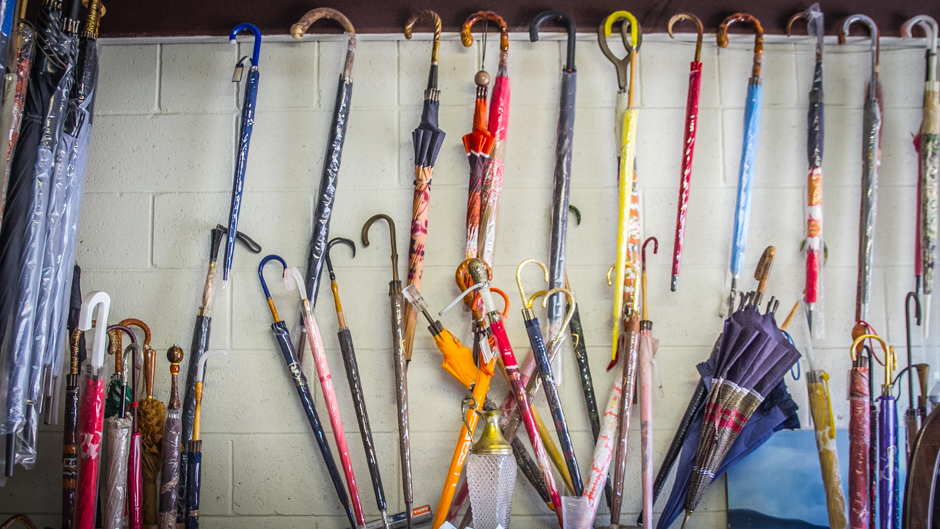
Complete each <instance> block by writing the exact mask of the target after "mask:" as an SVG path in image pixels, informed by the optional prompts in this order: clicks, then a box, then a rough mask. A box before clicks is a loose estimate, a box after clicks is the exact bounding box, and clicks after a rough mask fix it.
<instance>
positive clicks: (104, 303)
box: [75, 291, 111, 529]
mask: <svg viewBox="0 0 940 529" xmlns="http://www.w3.org/2000/svg"><path fill="white" fill-rule="evenodd" d="M110 308H111V297H110V296H108V294H107V293H105V292H98V291H95V292H90V293H89V294H88V295H87V296H85V299H84V300H83V301H82V312H81V316H79V318H78V328H79V329H80V330H82V331H88V330H91V328H92V324H93V316H97V321H98V325H97V327H95V340H94V342H93V343H92V351H91V356H90V357H89V359H88V361H87V362H85V363H84V364H82V378H83V380H82V383H81V387H82V391H81V400H80V401H79V403H78V439H79V453H78V486H77V487H76V488H77V493H76V497H75V529H94V528H95V505H96V503H97V494H98V458H99V456H100V454H99V451H100V449H101V429H102V426H103V423H104V400H105V384H106V383H107V371H106V370H107V368H106V367H105V365H104V353H105V345H106V342H105V340H106V339H107V338H106V335H107V326H108V325H107V322H108V311H109V310H110ZM96 309H97V311H96Z"/></svg>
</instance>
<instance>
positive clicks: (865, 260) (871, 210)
mask: <svg viewBox="0 0 940 529" xmlns="http://www.w3.org/2000/svg"><path fill="white" fill-rule="evenodd" d="M855 22H860V23H862V24H863V25H865V26H868V31H869V33H870V35H871V79H869V82H868V93H867V95H866V97H865V109H864V113H863V117H862V201H861V208H860V215H859V225H858V282H857V288H856V291H855V321H864V320H866V319H867V318H868V303H869V300H870V298H871V267H872V254H873V251H874V243H875V214H876V212H877V207H878V169H879V167H880V166H881V123H882V114H883V111H882V103H881V81H880V80H879V78H878V55H879V42H878V26H876V25H875V21H874V20H872V19H871V18H869V17H867V16H865V15H851V16H849V17H847V18H846V19H845V20H844V21H843V22H842V25H841V26H839V44H844V43H845V38H846V36H847V35H848V34H849V29H850V28H851V27H852V24H854V23H855ZM852 525H853V527H854V524H852Z"/></svg>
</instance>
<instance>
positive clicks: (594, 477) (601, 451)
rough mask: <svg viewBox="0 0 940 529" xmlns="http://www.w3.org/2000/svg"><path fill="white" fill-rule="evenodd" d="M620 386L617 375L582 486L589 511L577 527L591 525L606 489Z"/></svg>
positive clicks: (615, 431)
mask: <svg viewBox="0 0 940 529" xmlns="http://www.w3.org/2000/svg"><path fill="white" fill-rule="evenodd" d="M622 386H623V379H621V378H620V377H617V379H616V380H614V384H613V386H612V387H611V389H610V397H608V399H607V406H606V407H605V408H604V421H603V423H601V429H600V432H599V435H598V436H597V441H596V442H595V444H594V454H593V457H592V458H591V473H590V474H589V475H588V480H587V485H586V486H585V488H584V496H583V497H584V498H587V500H588V501H589V507H590V511H589V515H588V516H586V517H585V519H583V520H582V523H581V524H580V525H578V526H577V529H588V528H590V527H592V526H593V522H594V517H595V516H596V515H597V509H598V507H600V505H601V490H602V489H604V490H606V489H607V487H605V483H606V482H607V481H608V479H607V472H608V471H609V470H610V463H611V461H613V459H614V449H615V438H616V435H617V424H618V422H619V420H618V419H619V418H618V415H617V414H618V412H619V410H620V398H621V391H622V389H621V388H622Z"/></svg>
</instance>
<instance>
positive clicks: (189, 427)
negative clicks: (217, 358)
mask: <svg viewBox="0 0 940 529" xmlns="http://www.w3.org/2000/svg"><path fill="white" fill-rule="evenodd" d="M226 232H227V229H226V228H225V226H222V225H221V224H219V225H216V227H215V228H214V229H212V230H211V232H210V240H209V268H208V270H207V271H206V281H205V283H204V284H203V287H202V305H200V307H199V310H198V311H197V312H196V323H195V325H194V327H193V341H192V345H191V346H190V350H189V351H190V353H189V367H188V368H187V369H186V386H184V390H183V412H182V427H183V430H182V432H181V433H180V436H181V437H180V439H181V442H183V443H185V442H187V441H188V440H189V439H191V438H192V436H193V419H194V415H195V413H196V375H197V374H198V370H199V360H200V359H201V358H202V355H203V354H205V352H206V351H207V350H208V349H209V334H210V331H211V327H212V302H213V300H214V299H215V274H216V262H217V261H218V258H219V250H220V248H221V246H222V239H223V238H224V237H225V235H226ZM235 237H236V240H238V241H241V242H242V243H243V244H244V245H245V246H246V247H247V248H248V249H249V250H250V251H251V252H252V253H260V252H261V246H259V245H258V243H256V242H255V241H253V240H252V239H251V238H250V237H248V236H247V235H245V234H243V233H242V232H237V233H236V235H235ZM186 457H187V456H186V451H185V450H184V451H183V452H182V455H181V456H180V460H179V492H178V493H177V496H176V501H177V513H178V514H177V516H178V518H177V523H178V524H184V523H186V519H185V517H184V513H185V512H186V480H187V478H188V477H189V471H188V469H187V459H186Z"/></svg>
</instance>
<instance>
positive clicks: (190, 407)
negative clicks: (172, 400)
mask: <svg viewBox="0 0 940 529" xmlns="http://www.w3.org/2000/svg"><path fill="white" fill-rule="evenodd" d="M211 328H212V318H211V316H209V315H205V314H203V313H202V311H200V314H199V315H198V316H196V324H195V328H194V329H193V342H192V346H191V347H190V349H189V350H190V351H191V352H190V355H189V367H187V368H186V386H185V388H184V392H183V413H182V428H183V430H182V434H181V435H182V439H183V442H186V441H187V440H188V439H192V437H193V419H194V417H195V415H196V374H197V373H198V371H199V360H200V359H201V358H202V355H204V354H205V353H206V351H207V350H208V349H209V333H210V330H211ZM179 465H180V468H179V494H178V495H177V498H176V501H177V512H178V513H179V515H178V516H179V517H178V518H177V522H178V523H184V520H183V519H182V516H183V513H184V512H185V511H186V480H187V478H188V477H189V475H188V472H187V470H186V465H187V456H186V452H185V451H183V452H182V455H181V456H180V463H179Z"/></svg>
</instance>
